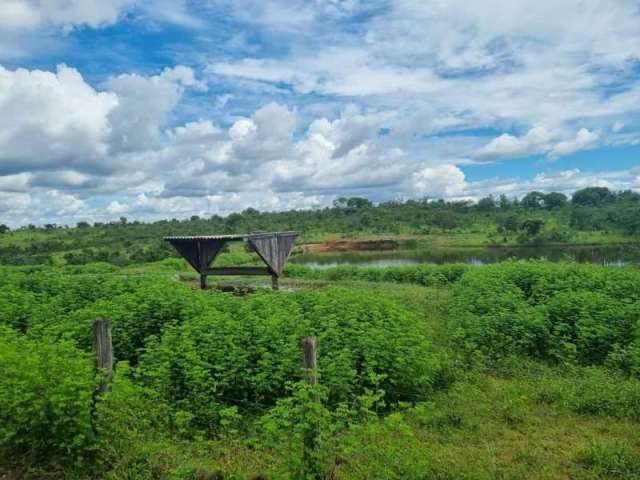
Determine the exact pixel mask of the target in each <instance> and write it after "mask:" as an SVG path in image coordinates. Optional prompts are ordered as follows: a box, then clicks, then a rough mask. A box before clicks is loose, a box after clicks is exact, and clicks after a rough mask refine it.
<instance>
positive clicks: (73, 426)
mask: <svg viewBox="0 0 640 480" xmlns="http://www.w3.org/2000/svg"><path fill="white" fill-rule="evenodd" d="M93 387H94V375H93V369H92V365H91V362H90V361H89V359H88V358H87V356H86V355H85V354H83V353H81V352H79V351H78V350H76V349H75V348H74V347H73V346H72V345H71V344H69V343H68V342H60V343H46V342H38V341H34V340H31V339H28V338H26V337H24V336H22V335H20V334H17V333H15V332H13V331H12V330H10V329H7V328H2V327H0V452H3V453H2V456H6V457H7V458H8V457H9V456H10V455H11V456H17V457H20V458H24V457H26V460H27V462H37V463H47V462H61V463H69V462H74V461H75V462H79V461H81V460H82V459H83V457H84V455H85V454H86V453H87V449H88V447H89V446H90V443H91V439H92V435H93V434H92V429H91V422H90V410H91V396H92V392H93Z"/></svg>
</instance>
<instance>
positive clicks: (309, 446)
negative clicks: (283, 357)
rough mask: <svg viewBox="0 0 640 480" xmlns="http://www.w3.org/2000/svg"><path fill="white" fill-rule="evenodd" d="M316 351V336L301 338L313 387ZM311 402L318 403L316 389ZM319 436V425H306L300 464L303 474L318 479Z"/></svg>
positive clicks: (315, 372) (316, 360) (315, 370)
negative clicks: (317, 454) (317, 455)
mask: <svg viewBox="0 0 640 480" xmlns="http://www.w3.org/2000/svg"><path fill="white" fill-rule="evenodd" d="M317 367H318V352H317V342H316V337H305V338H303V339H302V368H304V371H305V375H306V380H307V383H308V384H309V385H310V386H311V387H312V388H313V387H315V386H316V385H318V370H317ZM311 402H312V403H314V404H318V403H320V397H319V395H318V392H317V391H313V392H312V396H311ZM319 436H320V425H319V424H318V423H317V422H312V423H310V424H308V425H306V430H305V432H304V435H303V442H304V445H303V449H302V464H303V468H304V473H305V475H306V476H307V478H308V477H311V478H315V479H319V478H320V471H319V468H318V464H317V463H318V462H317V459H316V453H317V448H318V438H319Z"/></svg>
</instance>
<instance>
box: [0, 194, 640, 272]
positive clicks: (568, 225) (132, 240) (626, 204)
mask: <svg viewBox="0 0 640 480" xmlns="http://www.w3.org/2000/svg"><path fill="white" fill-rule="evenodd" d="M278 230H296V231H299V232H300V233H301V234H302V237H301V240H302V241H309V240H314V239H317V238H322V237H323V236H326V235H327V234H329V235H330V234H339V235H353V234H372V235H431V234H437V235H440V234H447V235H448V234H451V235H454V234H473V235H476V236H478V238H480V239H481V240H482V241H483V242H484V243H491V244H499V243H519V244H543V243H562V242H569V241H571V240H572V238H573V237H574V236H575V235H576V234H577V233H578V232H609V233H617V234H620V235H623V236H634V235H638V234H640V193H637V192H633V191H630V190H626V191H618V192H616V191H613V190H610V189H608V188H606V187H588V188H584V189H581V190H578V191H576V192H575V193H574V194H573V195H572V196H571V197H568V196H567V195H565V194H563V193H560V192H550V193H543V192H539V191H532V192H529V193H527V194H526V195H524V196H523V197H522V198H521V199H517V198H508V197H507V196H506V195H500V196H497V197H496V196H487V197H484V198H482V199H480V200H479V201H477V202H472V201H445V200H442V199H439V200H435V199H430V198H422V199H409V200H404V201H400V200H398V201H387V202H381V203H377V204H375V203H373V202H372V201H370V200H369V199H366V198H361V197H341V198H338V199H336V200H335V201H334V202H333V205H332V206H330V207H325V208H321V209H314V210H288V211H281V212H260V211H258V210H256V209H254V208H247V209H246V210H244V211H242V212H238V213H232V214H230V215H227V216H224V217H223V216H220V215H212V216H210V217H201V216H197V215H194V216H191V217H190V218H187V219H183V220H178V219H175V218H174V219H171V220H160V221H156V222H150V223H145V222H140V221H137V220H135V221H130V220H129V219H127V218H125V217H121V218H120V219H119V220H117V221H114V222H96V223H94V224H90V223H89V222H86V221H81V222H78V223H77V225H76V226H75V227H72V228H70V227H68V226H59V225H55V224H46V225H44V226H40V227H38V226H35V225H27V226H25V227H21V228H19V229H17V230H15V231H11V230H10V229H9V228H8V227H7V226H6V225H0V233H1V234H2V235H0V263H4V264H39V263H41V264H50V263H55V262H56V261H57V260H58V259H62V260H63V261H64V263H69V264H84V263H89V262H95V261H105V262H110V263H113V264H116V265H125V264H129V263H144V262H149V261H156V260H160V259H163V258H167V257H169V256H171V255H173V251H172V249H171V248H170V247H169V246H168V245H166V244H165V243H164V242H162V240H161V239H162V237H163V236H166V235H198V234H211V233H217V234H231V233H243V232H253V231H278ZM34 233H37V235H34ZM3 238H4V239H5V241H3ZM21 238H22V239H24V240H25V241H22V242H21V241H19V240H20V239H21ZM7 239H13V240H15V241H9V240H7Z"/></svg>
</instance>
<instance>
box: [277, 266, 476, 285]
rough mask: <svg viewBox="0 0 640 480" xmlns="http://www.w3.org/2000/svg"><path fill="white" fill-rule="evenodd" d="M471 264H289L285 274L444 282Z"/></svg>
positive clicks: (454, 277)
mask: <svg viewBox="0 0 640 480" xmlns="http://www.w3.org/2000/svg"><path fill="white" fill-rule="evenodd" d="M469 268H473V267H470V266H469V265H465V264H446V265H429V264H423V265H415V266H406V267H386V268H375V267H373V268H362V267H353V266H339V267H333V268H326V269H312V268H309V267H305V266H303V265H296V264H289V265H287V267H286V268H285V275H289V276H293V277H297V278H307V279H311V280H327V281H344V280H360V281H366V282H394V283H413V284H417V285H423V286H425V287H428V286H444V285H448V284H451V283H455V282H457V281H458V280H459V279H460V277H462V275H463V274H464V272H466V271H467V270H468V269H469Z"/></svg>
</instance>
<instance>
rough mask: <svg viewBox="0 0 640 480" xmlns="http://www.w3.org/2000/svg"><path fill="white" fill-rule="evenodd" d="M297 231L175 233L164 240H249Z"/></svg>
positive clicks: (290, 233)
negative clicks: (219, 233)
mask: <svg viewBox="0 0 640 480" xmlns="http://www.w3.org/2000/svg"><path fill="white" fill-rule="evenodd" d="M297 235H298V232H256V233H237V234H234V235H176V236H170V237H164V240H167V241H171V240H249V239H253V238H270V237H289V236H297Z"/></svg>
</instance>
